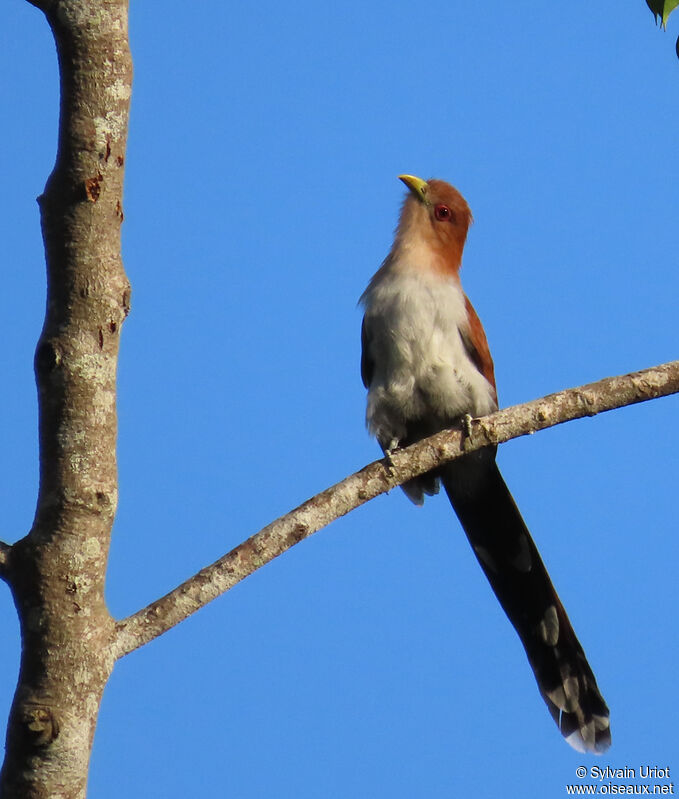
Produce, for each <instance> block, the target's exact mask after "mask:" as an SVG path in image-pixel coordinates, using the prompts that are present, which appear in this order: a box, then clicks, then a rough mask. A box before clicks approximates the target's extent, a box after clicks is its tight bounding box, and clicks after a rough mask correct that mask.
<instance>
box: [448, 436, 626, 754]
mask: <svg viewBox="0 0 679 799" xmlns="http://www.w3.org/2000/svg"><path fill="white" fill-rule="evenodd" d="M441 479H442V482H443V486H444V488H445V490H446V493H447V494H448V498H449V499H450V502H451V504H452V506H453V508H454V510H455V512H456V513H457V516H458V518H459V519H460V522H461V524H462V527H463V528H464V530H465V532H466V534H467V538H468V539H469V543H470V544H471V545H472V548H473V550H474V553H475V554H476V557H477V558H478V561H479V563H480V564H481V568H482V569H483V571H484V572H485V574H486V577H487V578H488V581H489V582H490V585H491V587H492V589H493V591H494V592H495V595H496V596H497V598H498V599H499V601H500V604H501V605H502V607H503V608H504V611H505V613H506V614H507V616H508V617H509V620H510V621H511V623H512V624H513V625H514V628H515V629H516V631H517V633H518V634H519V638H520V639H521V643H522V644H523V646H524V649H525V650H526V654H527V655H528V661H529V662H530V665H531V668H532V669H533V673H534V674H535V679H536V680H537V683H538V688H539V689H540V693H541V694H542V698H543V699H544V700H545V702H546V703H547V707H548V708H549V712H550V713H551V715H552V718H553V719H554V721H555V722H556V724H557V726H558V727H559V730H560V731H561V734H562V735H563V736H564V738H565V739H566V741H567V742H568V743H569V744H570V745H571V746H573V747H574V748H575V749H578V750H579V751H583V752H585V751H586V752H596V753H600V752H603V751H605V750H606V749H608V747H609V746H610V744H611V730H610V722H609V718H608V717H609V712H608V707H607V706H606V702H605V701H604V699H603V697H602V696H601V694H600V693H599V688H598V686H597V684H596V679H595V677H594V674H593V672H592V669H591V668H590V666H589V663H588V662H587V658H586V657H585V653H584V651H583V649H582V646H581V645H580V642H579V641H578V639H577V637H576V635H575V632H574V630H573V628H572V627H571V623H570V621H569V620H568V616H567V615H566V611H565V610H564V607H563V605H562V604H561V601H560V600H559V597H558V596H557V593H556V591H555V590H554V586H553V585H552V582H551V580H550V579H549V574H547V569H546V568H545V566H544V564H543V562H542V559H541V558H540V553H539V552H538V550H537V547H536V546H535V543H534V542H533V539H532V538H531V536H530V533H529V532H528V528H527V527H526V524H525V522H524V521H523V519H522V518H521V514H520V513H519V509H518V508H517V507H516V504H515V502H514V499H513V498H512V495H511V494H510V493H509V489H508V488H507V486H506V484H505V481H504V480H503V479H502V475H501V474H500V470H499V469H498V467H497V465H496V463H495V453H494V450H492V449H487V450H480V451H478V452H475V453H472V454H470V455H467V456H465V457H464V458H461V459H459V460H456V461H454V462H452V463H450V464H448V465H447V466H445V467H444V468H443V469H442V472H441Z"/></svg>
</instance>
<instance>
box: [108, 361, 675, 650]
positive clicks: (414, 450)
mask: <svg viewBox="0 0 679 799" xmlns="http://www.w3.org/2000/svg"><path fill="white" fill-rule="evenodd" d="M677 392H679V361H672V362H670V363H666V364H662V365H660V366H656V367H652V368H650V369H645V370H643V371H641V372H633V373H631V374H627V375H622V376H620V377H609V378H606V379H604V380H600V381H599V382H597V383H589V384H588V385H585V386H580V387H578V388H571V389H567V390H565V391H559V392H557V393H556V394H550V395H548V396H546V397H543V398H542V399H537V400H533V401H532V402H526V403H524V404H523V405H514V406H512V407H511V408H505V409H504V410H501V411H497V412H496V413H493V414H491V415H490V416H486V417H484V418H482V419H476V420H474V421H473V424H472V437H471V440H470V439H467V438H466V436H465V435H463V434H462V433H461V432H459V431H456V430H444V431H442V432H441V433H437V434H436V435H434V436H431V438H427V439H425V440H423V441H420V442H418V443H417V444H413V445H412V446H410V447H407V448H406V449H403V450H398V451H397V452H395V453H393V455H392V468H391V469H389V468H388V467H387V466H386V465H385V462H384V461H383V460H380V461H375V462H374V463H371V464H369V465H368V466H366V467H365V468H363V469H361V470H360V471H359V472H356V473H355V474H352V475H351V476H350V477H347V478H346V479H345V480H342V481H341V482H339V483H336V484H335V485H334V486H332V487H331V488H328V489H326V490H325V491H323V492H322V493H320V494H317V495H316V496H315V497H313V498H312V499H309V500H307V502H305V503H303V504H302V505H300V506H299V507H298V508H295V510H293V511H290V513H288V514H286V515H285V516H281V517H280V518H279V519H277V520H276V521H274V522H272V523H271V524H269V525H267V526H266V527H264V528H263V529H262V530H260V531H259V532H258V533H256V534H255V535H253V536H252V537H251V538H248V539H247V541H244V542H243V543H242V544H239V545H238V546H237V547H236V548H235V549H233V550H231V552H229V553H228V554H226V555H224V557H222V558H220V559H219V560H217V561H215V563H213V564H211V565H210V566H207V567H206V568H204V569H201V571H199V572H198V573H197V574H195V575H194V576H193V577H191V578H190V579H188V580H186V582H184V583H182V584H181V585H179V586H178V587H177V588H175V589H174V590H173V591H171V592H170V593H169V594H166V595H165V596H164V597H162V598H161V599H158V600H157V601H156V602H153V603H152V604H150V605H148V606H147V607H145V608H143V609H142V610H140V611H138V612H137V613H135V614H134V615H132V616H129V617H128V618H126V619H123V620H122V621H121V622H119V623H118V625H117V633H116V640H115V643H114V650H115V655H116V657H118V658H119V657H122V656H123V655H126V654H128V653H129V652H132V651H134V650H135V649H138V648H139V647H140V646H143V645H144V644H146V643H148V642H149V641H152V640H153V639H154V638H156V637H158V636H159V635H162V634H163V633H164V632H166V631H167V630H169V629H170V628H171V627H174V626H175V625H176V624H178V623H179V622H181V621H184V619H186V618H188V616H190V615H191V614H192V613H195V612H196V611H197V610H199V609H200V608H202V607H203V606H204V605H206V604H207V603H208V602H211V601H212V600H213V599H215V598H216V597H218V596H219V595H220V594H223V593H224V592H225V591H228V590H229V589H230V588H232V587H233V586H234V585H236V584H237V583H238V582H240V581H241V580H242V579H244V578H245V577H247V576H248V575H249V574H252V573H253V572H254V571H256V570H257V569H259V568H260V567H261V566H263V565H264V564H266V563H268V562H269V561H271V560H273V559H274V558H275V557H278V555H280V554H282V553H283V552H285V551H286V550H287V549H289V548H290V547H292V546H294V545H295V544H297V543H299V542H300V541H302V540H303V539H304V538H308V537H309V536H310V535H311V534H312V533H315V532H316V531H317V530H320V529H321V528H322V527H325V526H326V525H328V524H330V522H332V521H334V520H335V519H339V518H340V517H341V516H344V515H345V514H346V513H349V511H351V510H354V508H357V507H358V506H359V505H363V504H364V503H365V502H368V501H369V500H371V499H373V498H374V497H376V496H378V495H379V494H383V493H385V492H386V491H389V490H390V489H391V488H394V487H395V486H397V485H400V484H401V483H403V482H405V481H406V480H410V479H411V478H412V477H415V476H417V475H419V474H423V473H424V472H427V471H429V470H430V469H433V468H435V467H436V466H438V465H440V464H442V463H444V462H446V461H450V460H453V459H455V458H458V457H460V456H461V455H463V454H465V453H467V452H472V451H474V450H476V449H481V448H482V447H485V446H489V445H493V444H501V443H503V442H505V441H509V440H510V439H512V438H517V437H519V436H524V435H529V434H531V433H535V432H537V431H538V430H544V429H545V428H548V427H553V426H554V425H557V424H562V423H563V422H569V421H572V420H573V419H581V418H582V417H584V416H595V415H596V414H598V413H602V412H603V411H610V410H613V409H615V408H621V407H624V406H625V405H633V404H635V403H637V402H645V401H646V400H650V399H655V398H657V397H662V396H666V395H669V394H674V393H677Z"/></svg>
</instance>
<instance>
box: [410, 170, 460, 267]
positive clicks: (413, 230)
mask: <svg viewBox="0 0 679 799" xmlns="http://www.w3.org/2000/svg"><path fill="white" fill-rule="evenodd" d="M399 180H402V181H403V182H404V183H405V185H406V186H407V187H408V189H409V193H408V195H407V197H406V199H405V202H404V203H403V208H402V210H401V218H400V220H399V224H398V230H397V232H396V242H397V244H398V245H400V246H403V245H406V246H407V245H408V244H409V243H410V242H411V241H413V240H415V239H417V240H418V242H421V243H424V244H426V245H427V246H429V247H430V248H431V249H432V251H433V252H435V253H436V256H437V260H440V262H441V264H442V268H443V269H444V270H445V271H450V272H457V270H459V268H460V264H461V262H462V250H463V249H464V243H465V241H466V239H467V231H468V230H469V225H470V224H471V223H472V221H473V220H472V213H471V211H470V210H469V206H468V205H467V202H466V200H465V199H464V197H463V196H462V195H461V194H460V192H459V191H458V190H457V189H456V188H454V187H453V186H451V185H450V183H446V182H445V181H444V180H436V179H435V178H432V179H431V180H422V178H418V177H415V176H414V175H399Z"/></svg>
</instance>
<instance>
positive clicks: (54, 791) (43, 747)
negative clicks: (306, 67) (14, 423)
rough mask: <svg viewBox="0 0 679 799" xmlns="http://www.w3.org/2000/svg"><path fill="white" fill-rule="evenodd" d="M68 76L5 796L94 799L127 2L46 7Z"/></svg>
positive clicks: (51, 204) (10, 578)
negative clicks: (91, 767)
mask: <svg viewBox="0 0 679 799" xmlns="http://www.w3.org/2000/svg"><path fill="white" fill-rule="evenodd" d="M34 5H36V6H38V7H39V8H41V9H42V10H43V11H44V12H45V15H46V17H47V20H48V22H49V24H50V27H51V29H52V32H53V34H54V38H55V42H56V45H57V53H58V59H59V67H60V77H61V106H60V120H59V142H58V150H57V158H56V163H55V167H54V170H53V171H52V174H51V175H50V177H49V179H48V181H47V185H46V187H45V191H44V193H43V195H42V196H41V197H40V198H38V202H39V205H40V211H41V223H42V232H43V239H44V243H45V253H46V261H47V309H46V316H45V324H44V327H43V330H42V333H41V335H40V339H39V341H38V345H37V349H36V355H35V374H36V381H37V386H38V401H39V414H40V419H39V437H40V489H39V496H38V503H37V508H36V515H35V520H34V522H33V526H32V528H31V530H30V532H29V533H28V535H27V536H26V537H25V538H23V539H21V540H20V541H18V542H17V543H16V544H15V545H14V546H13V547H12V548H11V549H10V550H9V551H5V552H4V553H3V557H2V560H3V562H4V563H3V567H2V571H3V577H4V579H5V580H6V581H7V582H8V583H9V586H10V588H11V591H12V594H13V597H14V601H15V604H16V607H17V611H18V614H19V619H20V625H21V637H22V652H21V667H20V674H19V682H18V686H17V690H16V694H15V697H14V702H13V705H12V709H11V712H10V719H9V725H8V730H7V751H6V758H5V763H4V766H3V769H2V774H1V775H0V794H1V795H2V796H3V799H10V797H11V798H12V799H13V797H21V799H30V797H47V796H60V797H68V799H75V797H84V796H85V790H86V782H87V770H88V761H89V753H90V748H91V744H92V738H93V735H94V729H95V725H96V719H97V712H98V708H99V701H100V698H101V694H102V691H103V688H104V685H105V683H106V680H107V679H108V676H109V674H110V672H111V668H112V666H113V662H114V659H113V656H112V649H111V642H112V640H113V633H114V624H113V620H112V619H111V617H110V615H109V613H108V610H107V608H106V604H105V601H104V579H105V574H106V562H107V556H108V549H109V537H110V531H111V525H112V523H113V517H114V513H115V509H116V502H117V469H116V459H115V453H116V446H115V445H116V405H115V382H116V362H117V355H118V341H119V335H120V328H121V325H122V322H123V319H124V318H125V316H126V314H127V311H128V308H129V297H130V289H129V284H128V282H127V279H126V277H125V273H124V271H123V266H122V262H121V258H120V224H121V222H122V182H123V164H124V156H125V143H126V134H127V115H128V107H129V98H130V90H131V81H132V65H131V59H130V54H129V47H128V43H127V3H126V1H125V0H100V2H92V0H53V2H35V3H34Z"/></svg>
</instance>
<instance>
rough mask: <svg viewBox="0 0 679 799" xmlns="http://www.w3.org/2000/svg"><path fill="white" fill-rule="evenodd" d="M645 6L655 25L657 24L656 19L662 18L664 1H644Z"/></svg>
mask: <svg viewBox="0 0 679 799" xmlns="http://www.w3.org/2000/svg"><path fill="white" fill-rule="evenodd" d="M646 5H647V6H648V7H649V8H650V9H651V11H652V13H653V16H654V17H655V24H656V25H657V24H658V17H660V18H662V12H663V6H664V5H665V0H646Z"/></svg>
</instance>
